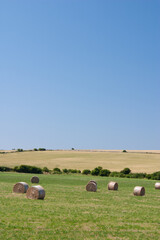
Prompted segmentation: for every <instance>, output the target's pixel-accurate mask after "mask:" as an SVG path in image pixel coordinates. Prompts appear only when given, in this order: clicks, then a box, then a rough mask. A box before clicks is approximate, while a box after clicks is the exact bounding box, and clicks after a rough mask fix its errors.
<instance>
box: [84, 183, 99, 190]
mask: <svg viewBox="0 0 160 240" xmlns="http://www.w3.org/2000/svg"><path fill="white" fill-rule="evenodd" d="M86 190H87V191H90V192H96V191H97V184H96V183H94V182H89V183H88V184H87V185H86Z"/></svg>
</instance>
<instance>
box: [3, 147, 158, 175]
mask: <svg viewBox="0 0 160 240" xmlns="http://www.w3.org/2000/svg"><path fill="white" fill-rule="evenodd" d="M21 164H26V165H34V166H37V167H48V168H49V169H53V168H55V167H58V168H60V169H63V168H68V169H69V168H72V169H80V170H83V169H90V170H92V169H93V168H95V167H97V166H102V167H103V168H107V169H109V170H111V171H120V170H122V169H123V168H125V167H129V168H130V169H131V170H132V172H146V173H152V172H155V171H160V151H149V150H146V151H127V153H122V151H121V150H114V151H113V150H108V151H107V150H101V151H100V150H80V151H65V150H59V151H43V152H42V151H24V152H8V153H5V154H0V166H8V167H14V166H19V165H21Z"/></svg>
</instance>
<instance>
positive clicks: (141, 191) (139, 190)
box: [133, 186, 145, 196]
mask: <svg viewBox="0 0 160 240" xmlns="http://www.w3.org/2000/svg"><path fill="white" fill-rule="evenodd" d="M133 194H134V195H135V196H144V195H145V188H144V187H139V186H137V187H135V188H134V190H133Z"/></svg>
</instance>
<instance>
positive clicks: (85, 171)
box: [82, 169, 91, 175]
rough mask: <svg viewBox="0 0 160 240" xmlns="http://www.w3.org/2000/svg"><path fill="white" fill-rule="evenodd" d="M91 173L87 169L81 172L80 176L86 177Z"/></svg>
mask: <svg viewBox="0 0 160 240" xmlns="http://www.w3.org/2000/svg"><path fill="white" fill-rule="evenodd" d="M90 173H91V171H90V170H89V169H84V170H83V171H82V174H85V175H88V174H90Z"/></svg>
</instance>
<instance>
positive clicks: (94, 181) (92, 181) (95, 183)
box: [89, 180, 97, 185]
mask: <svg viewBox="0 0 160 240" xmlns="http://www.w3.org/2000/svg"><path fill="white" fill-rule="evenodd" d="M89 182H93V183H95V184H96V185H97V182H96V181H94V180H90V181H89Z"/></svg>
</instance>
